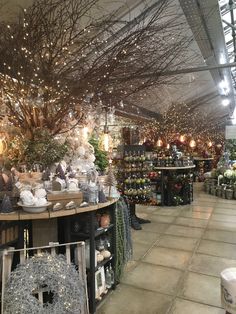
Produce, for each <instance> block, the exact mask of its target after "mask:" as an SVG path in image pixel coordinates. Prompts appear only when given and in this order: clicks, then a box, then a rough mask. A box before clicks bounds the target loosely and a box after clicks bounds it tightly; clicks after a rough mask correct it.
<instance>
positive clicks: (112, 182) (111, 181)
mask: <svg viewBox="0 0 236 314" xmlns="http://www.w3.org/2000/svg"><path fill="white" fill-rule="evenodd" d="M116 183H117V182H116V178H115V175H114V173H113V170H112V167H111V165H109V169H108V173H107V176H106V178H105V181H104V186H108V187H109V192H108V196H109V197H110V196H111V188H112V187H113V186H116Z"/></svg>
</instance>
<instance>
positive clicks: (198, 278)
mask: <svg viewBox="0 0 236 314" xmlns="http://www.w3.org/2000/svg"><path fill="white" fill-rule="evenodd" d="M220 293H221V289H220V278H216V277H212V276H206V275H201V274H197V273H191V272H189V273H188V274H187V276H186V278H185V281H184V286H183V290H182V292H181V293H180V294H179V296H180V297H183V298H185V299H188V300H192V301H196V302H201V303H205V304H208V305H213V306H219V307H220V306H221V294H220Z"/></svg>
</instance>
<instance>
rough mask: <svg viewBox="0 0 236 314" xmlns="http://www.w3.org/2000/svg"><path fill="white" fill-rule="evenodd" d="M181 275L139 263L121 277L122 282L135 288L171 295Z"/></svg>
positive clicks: (164, 268) (160, 267)
mask: <svg viewBox="0 0 236 314" xmlns="http://www.w3.org/2000/svg"><path fill="white" fill-rule="evenodd" d="M181 275H182V272H181V271H180V270H176V269H173V268H168V267H162V266H156V265H151V264H148V263H143V262H141V263H140V264H139V265H138V266H137V267H136V268H135V269H134V270H132V271H130V272H129V273H128V274H126V275H124V276H123V279H122V282H123V283H127V284H129V285H132V286H135V287H137V288H142V289H147V290H150V291H156V292H160V293H165V294H169V295H173V294H174V293H175V292H176V287H177V284H178V281H179V278H180V276H181Z"/></svg>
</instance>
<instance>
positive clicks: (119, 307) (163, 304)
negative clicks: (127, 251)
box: [96, 284, 171, 314]
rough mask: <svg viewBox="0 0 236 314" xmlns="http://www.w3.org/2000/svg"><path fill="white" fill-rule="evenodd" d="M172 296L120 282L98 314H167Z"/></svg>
mask: <svg viewBox="0 0 236 314" xmlns="http://www.w3.org/2000/svg"><path fill="white" fill-rule="evenodd" d="M170 303H171V297H169V296H167V295H163V294H160V293H157V292H152V291H147V290H143V289H137V288H134V287H131V286H127V285H124V284H120V285H119V287H118V288H117V290H116V291H115V293H113V294H111V295H110V296H109V297H108V300H107V301H106V303H105V304H104V306H103V307H102V308H100V309H99V310H98V311H97V312H96V313H97V314H121V313H124V314H144V313H145V314H157V313H158V314H166V313H167V310H168V308H169V306H170Z"/></svg>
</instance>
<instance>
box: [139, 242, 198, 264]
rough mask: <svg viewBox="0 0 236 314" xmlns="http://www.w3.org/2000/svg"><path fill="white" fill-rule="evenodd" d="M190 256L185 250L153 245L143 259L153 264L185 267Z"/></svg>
mask: <svg viewBox="0 0 236 314" xmlns="http://www.w3.org/2000/svg"><path fill="white" fill-rule="evenodd" d="M191 256H192V253H191V252H187V251H181V250H176V249H169V248H163V247H154V248H152V249H151V250H150V251H149V252H148V254H147V255H146V256H145V257H144V259H143V261H145V262H148V263H151V264H155V265H162V266H167V267H173V268H178V269H185V268H186V266H187V264H188V261H189V259H190V257H191Z"/></svg>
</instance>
